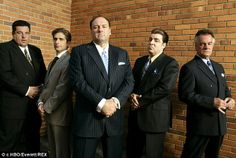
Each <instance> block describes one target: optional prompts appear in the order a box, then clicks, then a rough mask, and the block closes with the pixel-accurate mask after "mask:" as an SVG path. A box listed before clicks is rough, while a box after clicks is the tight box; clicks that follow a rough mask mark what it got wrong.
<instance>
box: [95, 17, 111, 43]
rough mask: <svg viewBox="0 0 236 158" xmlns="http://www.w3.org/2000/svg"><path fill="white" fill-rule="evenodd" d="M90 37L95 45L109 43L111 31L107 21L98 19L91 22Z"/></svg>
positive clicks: (101, 18)
mask: <svg viewBox="0 0 236 158" xmlns="http://www.w3.org/2000/svg"><path fill="white" fill-rule="evenodd" d="M91 35H92V38H93V41H94V42H96V43H97V44H100V43H107V42H109V37H110V35H111V29H110V26H109V23H108V21H107V20H106V19H105V18H103V17H98V18H96V19H95V20H94V21H93V22H92V28H91Z"/></svg>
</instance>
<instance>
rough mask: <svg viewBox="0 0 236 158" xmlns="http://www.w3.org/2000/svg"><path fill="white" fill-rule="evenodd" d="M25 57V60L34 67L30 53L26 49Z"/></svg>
mask: <svg viewBox="0 0 236 158" xmlns="http://www.w3.org/2000/svg"><path fill="white" fill-rule="evenodd" d="M24 55H25V58H26V59H27V61H28V62H29V63H30V65H31V66H33V65H32V61H31V58H30V55H29V52H28V51H27V49H24Z"/></svg>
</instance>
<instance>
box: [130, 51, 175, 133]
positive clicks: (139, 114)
mask: <svg viewBox="0 0 236 158" xmlns="http://www.w3.org/2000/svg"><path fill="white" fill-rule="evenodd" d="M147 61H148V56H143V57H141V58H138V59H137V60H136V62H135V65H134V68H133V75H134V79H135V86H134V90H133V93H136V94H140V95H142V97H141V98H140V99H139V103H140V105H141V107H140V108H139V109H137V110H134V111H132V110H131V111H130V117H129V126H131V128H132V126H135V125H136V124H137V126H138V127H139V129H141V130H142V131H145V132H165V131H167V130H168V129H169V127H170V126H171V118H172V117H171V115H172V114H171V92H172V90H173V88H175V85H176V79H177V76H178V71H179V69H178V67H179V66H178V63H177V61H176V60H175V59H174V58H172V57H169V56H167V55H165V54H164V53H162V54H161V55H160V56H159V57H157V58H156V59H155V60H154V61H153V62H152V63H151V65H150V66H149V67H148V69H147V71H146V73H145V75H144V76H143V78H142V72H143V69H144V65H145V63H146V62H147Z"/></svg>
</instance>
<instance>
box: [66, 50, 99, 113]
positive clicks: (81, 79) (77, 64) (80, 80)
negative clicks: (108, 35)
mask: <svg viewBox="0 0 236 158" xmlns="http://www.w3.org/2000/svg"><path fill="white" fill-rule="evenodd" d="M81 49H82V48H80V47H75V48H73V49H72V53H71V58H70V62H69V79H70V83H71V85H72V88H73V90H74V91H75V92H76V93H79V94H82V95H83V96H84V97H86V98H87V99H89V100H90V102H91V103H92V104H93V105H95V109H96V107H97V105H98V104H99V102H100V101H101V100H102V99H103V97H102V96H101V95H99V94H98V93H97V92H96V91H95V90H94V89H93V88H92V87H91V86H90V85H89V84H88V83H87V81H86V80H85V76H84V73H83V69H82V57H81V51H82V50H81Z"/></svg>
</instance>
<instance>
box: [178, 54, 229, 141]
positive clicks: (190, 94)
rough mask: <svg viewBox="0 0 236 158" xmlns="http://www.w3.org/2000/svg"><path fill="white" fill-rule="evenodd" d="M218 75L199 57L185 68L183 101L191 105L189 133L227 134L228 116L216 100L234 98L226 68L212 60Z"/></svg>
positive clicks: (182, 87)
mask: <svg viewBox="0 0 236 158" xmlns="http://www.w3.org/2000/svg"><path fill="white" fill-rule="evenodd" d="M211 63H212V66H213V68H214V70H215V75H214V74H213V73H212V72H211V70H210V69H209V68H208V66H207V65H206V64H205V63H204V62H203V61H202V59H201V58H200V57H198V56H195V58H194V59H193V60H191V61H189V62H188V63H186V64H185V65H183V67H182V68H181V71H180V76H179V98H180V100H182V101H183V102H185V103H186V104H187V105H188V106H187V120H186V121H187V134H198V135H208V136H209V135H210V136H216V135H223V134H225V133H226V115H225V114H222V113H221V112H219V111H218V109H217V108H215V106H214V98H215V97H218V98H221V99H225V98H226V97H230V96H231V94H230V91H229V88H228V87H227V84H226V78H225V72H224V69H223V67H222V65H220V64H218V63H216V62H214V61H213V60H211Z"/></svg>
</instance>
